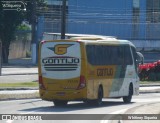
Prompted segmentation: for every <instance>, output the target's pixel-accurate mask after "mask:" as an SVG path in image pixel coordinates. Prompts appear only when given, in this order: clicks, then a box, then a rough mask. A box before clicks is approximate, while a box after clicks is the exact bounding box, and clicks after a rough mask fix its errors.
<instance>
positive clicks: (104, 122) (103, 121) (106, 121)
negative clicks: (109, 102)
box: [100, 108, 129, 123]
mask: <svg viewBox="0 0 160 123" xmlns="http://www.w3.org/2000/svg"><path fill="white" fill-rule="evenodd" d="M128 109H129V108H126V109H122V110H118V111H114V112H111V113H109V114H121V113H124V112H126V111H127V110H128ZM109 122H110V120H101V121H100V123H109ZM121 122H122V121H121V120H120V123H121Z"/></svg>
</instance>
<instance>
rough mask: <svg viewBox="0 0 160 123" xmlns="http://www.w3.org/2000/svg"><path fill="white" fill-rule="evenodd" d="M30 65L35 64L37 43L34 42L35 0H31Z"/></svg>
mask: <svg viewBox="0 0 160 123" xmlns="http://www.w3.org/2000/svg"><path fill="white" fill-rule="evenodd" d="M31 43H32V63H33V64H36V62H37V50H36V49H37V42H36V0H32V41H31Z"/></svg>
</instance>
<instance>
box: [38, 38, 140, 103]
mask: <svg viewBox="0 0 160 123" xmlns="http://www.w3.org/2000/svg"><path fill="white" fill-rule="evenodd" d="M136 55H137V53H136V48H135V46H134V45H133V44H132V43H131V42H130V41H127V40H119V39H116V38H112V37H102V36H100V37H98V36H97V37H75V38H71V39H64V40H49V41H41V43H40V45H39V66H38V70H39V93H40V97H41V99H43V100H46V101H53V102H54V105H55V106H62V105H66V104H67V103H68V101H85V102H90V103H92V104H96V105H101V104H102V98H118V97H122V98H123V101H124V102H125V103H129V102H131V99H132V95H138V94H139V78H138V74H137V64H138V63H137V62H136Z"/></svg>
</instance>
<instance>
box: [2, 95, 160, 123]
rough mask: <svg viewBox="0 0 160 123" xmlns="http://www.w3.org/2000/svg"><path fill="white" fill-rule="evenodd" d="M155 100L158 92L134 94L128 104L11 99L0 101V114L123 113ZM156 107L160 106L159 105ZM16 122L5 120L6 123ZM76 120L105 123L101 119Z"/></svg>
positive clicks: (157, 97) (105, 100)
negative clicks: (58, 104)
mask: <svg viewBox="0 0 160 123" xmlns="http://www.w3.org/2000/svg"><path fill="white" fill-rule="evenodd" d="M157 102H158V103H159V104H160V93H148V94H147V93H146V94H140V95H139V96H134V97H133V99H132V103H130V104H124V103H123V101H122V99H104V100H103V104H102V106H101V107H95V106H90V105H88V104H85V103H83V102H69V104H68V105H67V106H66V107H54V105H53V103H52V102H48V101H43V100H41V99H26V100H12V101H1V102H0V109H1V110H0V114H123V113H125V112H128V111H129V110H131V109H135V108H137V107H141V106H143V105H148V104H153V103H157ZM157 108H160V105H159V106H158V107H157ZM141 113H142V114H143V113H145V112H143V111H142V112H141ZM17 122H18V121H7V123H17ZM48 122H54V123H57V122H59V123H63V122H64V123H72V122H74V121H68V120H63V117H62V120H61V121H48ZM78 122H83V123H84V122H87V123H88V122H90V123H91V122H92V123H106V122H104V121H103V120H101V121H98V120H97V121H78ZM36 123H38V122H36Z"/></svg>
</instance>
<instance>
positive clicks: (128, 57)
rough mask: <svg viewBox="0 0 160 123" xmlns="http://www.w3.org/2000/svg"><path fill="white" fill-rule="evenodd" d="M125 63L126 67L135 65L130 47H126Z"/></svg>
mask: <svg viewBox="0 0 160 123" xmlns="http://www.w3.org/2000/svg"><path fill="white" fill-rule="evenodd" d="M124 54H125V57H124V63H125V64H126V65H132V64H133V60H132V55H131V51H130V47H129V46H124Z"/></svg>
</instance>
